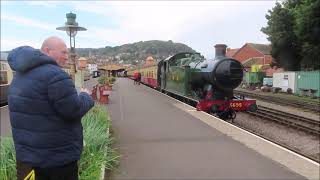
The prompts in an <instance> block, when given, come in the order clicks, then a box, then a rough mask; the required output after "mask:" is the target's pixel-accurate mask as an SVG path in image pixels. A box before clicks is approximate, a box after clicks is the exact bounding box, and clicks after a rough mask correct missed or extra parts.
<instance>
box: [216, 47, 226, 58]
mask: <svg viewBox="0 0 320 180" xmlns="http://www.w3.org/2000/svg"><path fill="white" fill-rule="evenodd" d="M214 48H215V49H216V58H217V57H222V56H226V48H227V46H226V45H225V44H216V45H215V46H214Z"/></svg>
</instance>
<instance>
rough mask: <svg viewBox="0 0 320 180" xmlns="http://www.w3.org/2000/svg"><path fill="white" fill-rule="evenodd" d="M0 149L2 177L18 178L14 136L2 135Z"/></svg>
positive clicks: (7, 178) (0, 173)
mask: <svg viewBox="0 0 320 180" xmlns="http://www.w3.org/2000/svg"><path fill="white" fill-rule="evenodd" d="M0 150H1V151H0V178H1V179H3V180H13V179H17V172H16V153H15V150H14V144H13V139H12V137H1V139H0Z"/></svg>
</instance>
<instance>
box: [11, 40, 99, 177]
mask: <svg viewBox="0 0 320 180" xmlns="http://www.w3.org/2000/svg"><path fill="white" fill-rule="evenodd" d="M67 58H68V51H67V46H66V44H65V43H64V41H63V40H62V39H60V38H58V37H49V38H47V39H46V40H45V41H44V42H43V44H42V47H41V49H40V50H37V49H34V48H32V47H29V46H21V47H18V48H15V49H13V50H12V51H11V52H10V53H9V56H8V63H9V65H10V67H11V68H12V70H14V71H15V72H16V75H15V77H14V79H13V81H12V83H11V85H10V88H9V94H8V105H9V112H10V122H11V126H12V136H13V140H14V145H15V150H16V161H17V164H16V168H17V178H18V180H24V179H25V178H26V177H28V176H30V175H32V174H33V175H34V176H35V179H36V180H77V179H78V164H77V161H78V160H79V159H80V155H81V152H82V148H83V132H82V124H81V118H82V117H83V116H84V115H85V114H86V113H87V112H88V111H89V110H90V109H91V108H92V107H93V105H94V101H93V100H92V98H91V96H90V95H89V91H88V90H87V89H81V90H80V93H79V94H78V93H77V90H76V88H75V86H74V83H73V81H72V79H71V78H70V76H69V75H68V74H67V73H66V72H65V71H64V70H63V69H62V68H61V67H63V66H64V65H65V63H66V61H67Z"/></svg>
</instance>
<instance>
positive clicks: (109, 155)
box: [0, 105, 119, 180]
mask: <svg viewBox="0 0 320 180" xmlns="http://www.w3.org/2000/svg"><path fill="white" fill-rule="evenodd" d="M82 125H83V138H84V147H83V151H82V155H81V159H80V161H79V179H80V180H93V179H94V180H99V179H100V178H101V176H102V174H101V173H102V172H103V171H104V169H102V168H103V167H105V168H106V169H108V170H113V169H114V168H115V167H116V166H117V165H118V160H119V154H118V153H117V152H116V150H115V149H112V147H111V146H112V143H113V138H112V137H111V136H110V133H109V129H111V121H110V118H109V115H108V113H107V112H106V109H105V107H104V106H102V105H95V106H94V107H93V108H92V109H91V110H90V111H89V112H88V113H87V114H86V115H85V116H84V117H83V118H82ZM0 148H1V149H0V179H1V180H13V179H17V178H16V158H15V150H14V144H13V140H12V137H8V138H1V141H0Z"/></svg>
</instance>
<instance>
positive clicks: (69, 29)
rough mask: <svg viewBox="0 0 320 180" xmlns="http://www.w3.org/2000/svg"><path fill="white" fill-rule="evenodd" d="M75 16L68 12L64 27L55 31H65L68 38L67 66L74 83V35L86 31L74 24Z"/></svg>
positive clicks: (75, 65) (75, 66) (75, 67)
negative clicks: (68, 65)
mask: <svg viewBox="0 0 320 180" xmlns="http://www.w3.org/2000/svg"><path fill="white" fill-rule="evenodd" d="M76 17H77V15H76V14H74V13H72V12H70V13H67V14H66V18H67V22H65V25H64V26H62V27H57V28H56V29H57V30H61V31H66V33H67V34H68V36H69V38H70V53H69V59H71V61H69V64H70V65H71V67H70V71H71V77H72V79H73V80H74V81H75V74H76V72H77V63H76V56H77V55H76V51H75V46H76V39H75V37H76V35H77V32H78V31H86V30H87V29H86V28H84V27H80V26H78V23H77V22H76Z"/></svg>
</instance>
